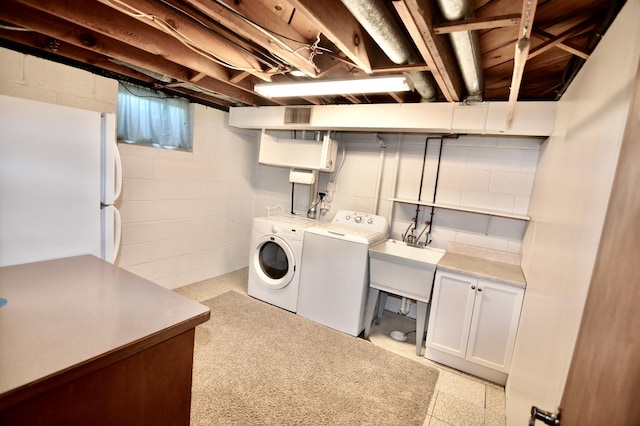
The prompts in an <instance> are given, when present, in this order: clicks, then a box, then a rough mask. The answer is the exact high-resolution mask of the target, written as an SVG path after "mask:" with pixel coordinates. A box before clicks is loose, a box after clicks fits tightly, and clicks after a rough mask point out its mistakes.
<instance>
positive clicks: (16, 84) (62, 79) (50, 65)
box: [0, 47, 118, 113]
mask: <svg viewBox="0 0 640 426" xmlns="http://www.w3.org/2000/svg"><path fill="white" fill-rule="evenodd" d="M0 93H2V94H3V95H7V96H14V97H18V98H26V99H31V100H34V101H40V102H48V103H51V104H58V105H65V106H69V107H74V108H82V109H88V110H90V111H98V112H113V113H115V112H116V111H117V110H118V82H117V81H116V80H111V79H108V78H103V77H100V76H97V75H94V74H91V73H89V72H86V71H83V70H79V69H76V68H71V67H68V66H66V65H61V64H57V63H55V62H51V61H46V60H44V59H40V58H36V57H34V56H29V55H23V54H22V53H17V52H14V51H13V50H8V49H4V48H1V47H0Z"/></svg>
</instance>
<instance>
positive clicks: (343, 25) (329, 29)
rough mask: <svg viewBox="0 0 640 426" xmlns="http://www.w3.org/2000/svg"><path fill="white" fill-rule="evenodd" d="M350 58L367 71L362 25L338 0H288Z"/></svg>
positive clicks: (368, 69) (368, 63)
mask: <svg viewBox="0 0 640 426" xmlns="http://www.w3.org/2000/svg"><path fill="white" fill-rule="evenodd" d="M287 1H288V2H289V3H290V4H291V5H293V6H294V7H295V8H296V11H297V12H299V13H302V14H303V15H304V16H305V17H306V18H307V19H308V20H309V21H310V22H311V23H312V24H313V25H314V26H315V27H316V28H318V30H319V31H320V32H322V34H324V35H325V36H326V37H327V38H328V39H329V40H331V41H332V42H333V43H334V44H335V45H336V46H338V48H339V49H340V50H341V51H342V52H343V53H344V54H345V55H347V57H348V58H349V59H351V60H352V61H353V63H354V64H356V65H357V66H358V67H359V68H360V69H362V70H363V71H364V72H366V73H367V74H370V73H371V63H370V61H369V56H368V54H367V51H366V49H365V46H364V37H365V36H364V34H363V29H362V27H361V26H360V24H359V23H358V21H357V20H356V19H355V18H354V17H353V15H352V14H351V13H350V12H349V10H348V9H347V8H346V7H345V6H344V4H342V2H340V1H339V0H287Z"/></svg>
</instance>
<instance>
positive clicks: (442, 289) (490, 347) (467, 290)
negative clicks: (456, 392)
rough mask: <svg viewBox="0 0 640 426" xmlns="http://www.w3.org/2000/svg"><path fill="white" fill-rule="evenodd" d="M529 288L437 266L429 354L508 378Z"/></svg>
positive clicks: (447, 362) (483, 374) (451, 363)
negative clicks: (524, 300)
mask: <svg viewBox="0 0 640 426" xmlns="http://www.w3.org/2000/svg"><path fill="white" fill-rule="evenodd" d="M523 297H524V288H522V287H518V286H515V285H509V284H503V283H499V282H495V281H489V280H486V279H481V278H476V277H473V276H470V275H465V274H459V273H453V272H449V271H442V270H438V271H436V278H435V283H434V290H433V297H432V299H431V313H430V316H429V325H428V330H427V342H426V350H425V357H426V358H429V359H431V360H433V361H436V362H440V363H442V364H445V365H449V366H451V367H454V368H457V369H459V370H463V371H466V372H468V373H471V374H474V375H477V376H480V377H483V378H485V379H488V380H491V381H494V382H497V383H501V384H504V382H505V381H506V377H507V373H508V371H509V367H510V365H511V355H512V353H513V346H514V343H515V338H516V334H517V331H518V322H519V320H520V310H521V308H522V299H523Z"/></svg>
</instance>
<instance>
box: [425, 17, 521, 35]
mask: <svg viewBox="0 0 640 426" xmlns="http://www.w3.org/2000/svg"><path fill="white" fill-rule="evenodd" d="M519 24H520V15H519V14H517V13H516V14H512V15H502V16H494V17H491V18H472V19H465V20H464V21H455V22H447V23H443V24H440V25H434V27H433V32H434V33H435V34H449V33H455V32H459V31H477V30H490V29H492V28H501V27H509V26H512V25H519Z"/></svg>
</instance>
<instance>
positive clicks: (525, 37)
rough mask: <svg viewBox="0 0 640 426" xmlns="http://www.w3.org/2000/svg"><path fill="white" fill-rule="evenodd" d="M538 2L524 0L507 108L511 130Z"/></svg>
mask: <svg viewBox="0 0 640 426" xmlns="http://www.w3.org/2000/svg"><path fill="white" fill-rule="evenodd" d="M537 6H538V0H523V4H522V15H521V16H522V17H521V19H520V27H519V29H518V40H517V41H516V46H515V55H514V59H513V76H512V78H511V89H510V91H509V101H508V106H507V128H508V129H510V128H511V125H512V124H513V118H514V115H515V111H516V105H517V102H518V94H519V93H520V84H521V83H522V75H523V74H524V67H525V65H526V63H527V57H528V56H529V48H530V46H531V42H530V37H531V30H532V29H533V21H534V17H535V14H536V7H537Z"/></svg>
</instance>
